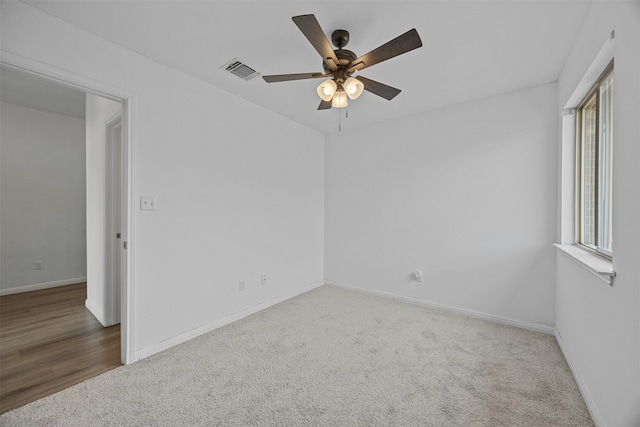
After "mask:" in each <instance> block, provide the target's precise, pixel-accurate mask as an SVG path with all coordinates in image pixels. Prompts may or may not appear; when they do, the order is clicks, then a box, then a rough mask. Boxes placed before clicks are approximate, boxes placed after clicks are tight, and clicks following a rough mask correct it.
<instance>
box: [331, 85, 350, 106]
mask: <svg viewBox="0 0 640 427" xmlns="http://www.w3.org/2000/svg"><path fill="white" fill-rule="evenodd" d="M347 105H349V100H348V99H347V93H346V92H345V91H344V89H343V90H339V91H336V93H335V95H333V99H332V100H331V106H332V107H334V108H344V107H346V106H347Z"/></svg>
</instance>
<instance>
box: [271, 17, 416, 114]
mask: <svg viewBox="0 0 640 427" xmlns="http://www.w3.org/2000/svg"><path fill="white" fill-rule="evenodd" d="M291 19H292V20H293V22H294V23H295V24H296V25H297V26H298V28H299V29H300V31H302V34H304V35H305V37H306V38H307V39H308V40H309V42H310V43H311V45H312V46H313V47H314V48H315V49H316V51H317V52H318V53H319V54H320V56H321V57H322V68H323V70H324V73H298V74H278V75H269V76H263V79H264V80H265V81H266V82H267V83H275V82H284V81H291V80H303V79H314V78H321V77H328V78H327V79H326V80H325V81H323V82H322V83H321V84H320V85H319V86H318V88H317V93H318V96H319V97H320V99H321V100H322V101H321V102H320V105H319V106H318V110H327V109H330V108H332V107H334V108H343V107H346V106H347V105H348V104H349V99H352V100H353V99H357V98H358V97H359V96H360V95H362V92H363V91H365V90H366V91H368V92H371V93H373V94H375V95H378V96H380V97H382V98H384V99H386V100H389V101H390V100H392V99H393V98H395V97H396V95H398V94H399V93H400V89H396V88H394V87H391V86H387V85H385V84H383V83H380V82H377V81H375V80H371V79H368V78H366V77H363V76H353V73H355V72H356V71H361V70H363V69H365V68H367V67H370V66H372V65H375V64H378V63H380V62H382V61H386V60H387V59H391V58H393V57H395V56H398V55H402V54H403V53H407V52H409V51H411V50H413V49H417V48H419V47H421V46H422V40H420V36H419V35H418V32H417V31H416V29H415V28H414V29H412V30H409V31H407V32H406V33H404V34H402V35H400V36H398V37H396V38H395V39H393V40H391V41H389V42H387V43H385V44H383V45H381V46H379V47H377V48H375V49H374V50H372V51H371V52H369V53H366V54H365V55H362V56H360V57H358V56H357V55H356V54H355V53H353V52H351V51H350V50H347V49H343V48H344V47H345V46H346V45H347V44H348V43H349V32H348V31H346V30H335V31H334V32H333V33H332V34H331V42H332V43H333V45H334V46H335V47H336V48H337V49H335V50H334V49H332V48H331V45H330V44H329V40H328V39H327V37H326V36H325V33H324V31H323V30H322V27H320V24H319V23H318V20H317V19H316V17H315V16H314V15H300V16H294V17H293V18H291Z"/></svg>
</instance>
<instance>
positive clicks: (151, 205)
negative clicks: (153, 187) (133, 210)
mask: <svg viewBox="0 0 640 427" xmlns="http://www.w3.org/2000/svg"><path fill="white" fill-rule="evenodd" d="M156 207H157V204H156V198H155V197H152V196H140V210H141V211H155V210H156Z"/></svg>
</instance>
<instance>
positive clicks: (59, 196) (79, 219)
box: [0, 102, 87, 294]
mask: <svg viewBox="0 0 640 427" xmlns="http://www.w3.org/2000/svg"><path fill="white" fill-rule="evenodd" d="M0 114H1V115H2V128H1V130H0V149H1V150H2V157H1V161H2V166H1V167H0V182H1V188H0V198H1V199H2V202H1V203H0V206H1V208H2V212H1V214H0V219H1V223H0V228H1V229H2V243H1V248H2V249H1V255H0V271H1V272H2V273H1V275H0V292H1V293H2V294H7V293H14V292H21V291H28V290H34V289H41V288H45V287H50V286H55V285H61V284H70V283H77V282H82V281H84V279H85V276H86V274H87V273H86V268H87V267H86V245H85V181H84V173H85V162H84V155H85V150H84V120H82V119H78V118H75V117H70V116H64V115H60V114H54V113H50V112H45V111H40V110H34V109H32V108H26V107H22V106H18V105H14V104H8V103H4V102H3V103H2V104H1V107H0ZM38 261H41V262H42V263H43V268H42V269H41V270H36V262H38Z"/></svg>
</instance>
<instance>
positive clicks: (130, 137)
mask: <svg viewBox="0 0 640 427" xmlns="http://www.w3.org/2000/svg"><path fill="white" fill-rule="evenodd" d="M0 64H2V66H4V67H7V68H11V69H14V70H17V71H21V72H24V73H28V74H33V75H36V76H38V77H42V78H45V79H48V80H51V81H53V82H56V83H59V84H62V85H65V86H68V87H71V88H73V89H77V90H80V91H82V92H85V93H91V94H94V95H98V96H101V97H103V98H107V99H111V100H114V101H118V102H121V103H122V158H123V165H122V166H123V173H122V179H123V182H122V224H121V226H122V231H121V232H122V239H121V240H122V244H123V245H124V243H125V242H126V245H127V248H126V250H123V251H122V252H123V255H122V264H121V269H122V277H121V282H122V288H121V289H122V292H121V302H120V307H121V310H120V316H121V322H120V349H121V361H122V363H123V364H125V365H126V364H130V363H133V362H134V361H135V359H134V349H135V346H134V338H135V337H134V327H133V326H134V325H133V322H134V320H135V318H134V300H133V297H134V295H135V293H134V280H133V278H134V267H135V263H134V258H135V256H134V255H135V254H134V249H135V244H134V241H133V240H134V235H135V234H134V208H135V203H134V199H133V198H134V188H135V187H134V177H135V173H134V166H135V162H134V157H133V156H134V152H135V151H134V133H133V128H134V105H135V97H134V96H133V95H132V94H130V93H125V92H122V90H121V89H117V88H114V87H110V86H107V85H105V84H103V83H101V82H97V81H94V80H91V79H89V78H86V77H84V76H79V75H77V74H74V73H71V72H69V71H66V70H62V69H59V68H56V67H52V66H50V65H47V64H43V63H40V62H37V61H33V60H31V59H28V58H24V57H22V56H20V55H16V54H14V53H11V52H6V51H4V50H0Z"/></svg>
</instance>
